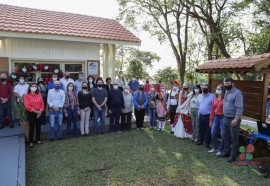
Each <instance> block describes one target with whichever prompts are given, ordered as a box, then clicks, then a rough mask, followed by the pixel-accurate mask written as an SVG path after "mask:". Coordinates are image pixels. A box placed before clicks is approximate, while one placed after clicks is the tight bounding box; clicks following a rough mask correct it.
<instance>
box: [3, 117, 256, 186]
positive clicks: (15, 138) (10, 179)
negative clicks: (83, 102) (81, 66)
mask: <svg viewBox="0 0 270 186" xmlns="http://www.w3.org/2000/svg"><path fill="white" fill-rule="evenodd" d="M134 121H135V117H134V115H133V117H132V122H134ZM145 122H149V118H148V117H147V116H146V117H145ZM242 124H243V125H247V126H251V127H254V128H257V124H256V121H255V120H251V119H250V118H243V120H242ZM106 125H109V119H108V118H107V119H106ZM90 127H93V121H90ZM78 128H79V124H78ZM65 129H66V126H64V127H63V130H65ZM41 130H42V132H49V131H50V125H49V123H47V124H46V125H42V127H41ZM0 148H1V151H0V186H25V184H26V180H25V179H26V177H25V176H26V175H25V173H26V169H25V139H24V135H23V130H22V128H21V127H20V126H18V125H17V124H15V127H14V128H13V129H11V128H9V127H5V128H3V129H1V130H0Z"/></svg>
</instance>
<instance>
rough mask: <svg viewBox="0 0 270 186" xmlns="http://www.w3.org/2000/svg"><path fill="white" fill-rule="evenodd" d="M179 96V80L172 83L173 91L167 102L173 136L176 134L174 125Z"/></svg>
mask: <svg viewBox="0 0 270 186" xmlns="http://www.w3.org/2000/svg"><path fill="white" fill-rule="evenodd" d="M178 96H179V82H178V81H177V80H174V81H173V82H172V90H171V92H170V94H169V97H168V101H167V110H168V112H169V114H170V123H171V134H173V133H174V127H173V123H174V117H175V114H176V109H177V106H178Z"/></svg>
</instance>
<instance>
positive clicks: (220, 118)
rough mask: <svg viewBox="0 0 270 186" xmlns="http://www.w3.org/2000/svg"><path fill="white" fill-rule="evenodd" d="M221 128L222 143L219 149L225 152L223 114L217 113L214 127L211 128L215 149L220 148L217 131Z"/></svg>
mask: <svg viewBox="0 0 270 186" xmlns="http://www.w3.org/2000/svg"><path fill="white" fill-rule="evenodd" d="M219 128H220V134H221V144H220V148H219V151H220V152H223V148H224V137H223V115H215V116H214V120H213V124H212V128H211V137H212V142H213V145H214V149H216V150H217V149H218V140H217V132H218V129H219Z"/></svg>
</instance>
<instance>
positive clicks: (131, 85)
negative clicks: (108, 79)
mask: <svg viewBox="0 0 270 186" xmlns="http://www.w3.org/2000/svg"><path fill="white" fill-rule="evenodd" d="M139 85H140V83H139V81H137V80H136V77H132V80H131V81H130V82H129V83H128V86H129V88H130V91H131V93H132V94H134V92H136V91H137V90H138V87H139Z"/></svg>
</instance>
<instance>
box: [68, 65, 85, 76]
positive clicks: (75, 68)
mask: <svg viewBox="0 0 270 186" xmlns="http://www.w3.org/2000/svg"><path fill="white" fill-rule="evenodd" d="M82 69H83V67H82V64H65V71H69V73H70V78H72V79H74V80H76V79H78V75H79V72H83V70H82Z"/></svg>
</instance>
